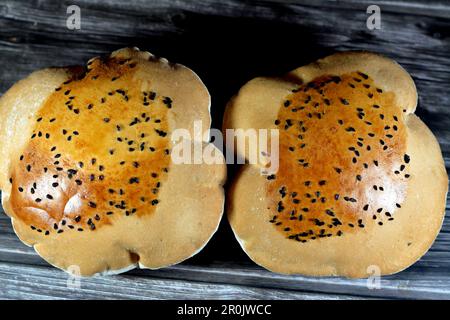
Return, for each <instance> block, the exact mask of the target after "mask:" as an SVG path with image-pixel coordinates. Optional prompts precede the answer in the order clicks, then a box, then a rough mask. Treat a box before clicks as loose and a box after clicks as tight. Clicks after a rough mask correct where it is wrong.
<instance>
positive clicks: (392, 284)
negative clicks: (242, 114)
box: [0, 0, 450, 299]
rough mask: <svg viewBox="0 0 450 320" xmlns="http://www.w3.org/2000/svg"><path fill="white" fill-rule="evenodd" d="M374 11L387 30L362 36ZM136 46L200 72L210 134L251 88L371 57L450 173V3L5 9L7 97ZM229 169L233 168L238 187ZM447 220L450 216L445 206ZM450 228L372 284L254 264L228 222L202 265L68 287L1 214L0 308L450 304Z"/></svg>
mask: <svg viewBox="0 0 450 320" xmlns="http://www.w3.org/2000/svg"><path fill="white" fill-rule="evenodd" d="M70 4H76V5H78V6H79V7H80V8H81V30H76V31H71V30H68V29H67V28H66V17H67V15H66V8H67V6H68V5H70ZM369 4H378V5H379V6H380V8H381V19H382V20H381V22H382V28H381V30H374V31H370V30H368V29H367V28H366V19H367V17H368V15H367V14H366V9H367V6H368V5H369ZM124 46H138V47H139V48H141V49H144V50H148V51H150V52H152V53H154V54H156V55H159V56H163V57H166V58H168V59H169V60H171V61H175V62H179V63H183V64H185V65H187V66H189V67H191V68H192V69H193V70H195V71H196V72H197V73H198V74H199V75H200V77H201V78H202V79H203V80H204V82H205V83H206V85H207V87H208V89H209V90H210V93H211V95H212V113H213V126H214V127H218V128H220V125H221V119H222V114H223V109H224V106H225V104H226V102H227V100H228V99H229V98H230V97H231V96H232V95H233V94H234V93H235V92H236V91H237V90H238V89H239V88H240V86H241V85H243V84H244V83H245V82H246V81H248V80H249V79H251V78H253V77H255V76H258V75H277V74H282V73H284V72H287V71H289V70H291V69H293V68H296V67H298V66H301V65H303V64H305V63H308V62H311V61H314V60H316V59H317V58H320V57H322V56H325V55H327V54H330V53H333V52H336V51H342V50H352V49H360V50H371V51H375V52H379V53H382V54H385V55H387V56H389V57H391V58H393V59H395V60H397V61H398V62H399V63H400V64H401V65H403V66H404V67H405V68H406V69H407V70H408V71H409V72H410V73H411V74H412V76H413V77H414V80H415V82H416V84H417V88H418V91H419V97H420V100H419V108H418V111H417V114H418V115H419V116H420V117H421V118H422V119H423V120H424V121H425V122H426V123H427V125H428V126H429V127H430V128H431V129H432V131H433V132H434V133H435V134H436V135H437V137H438V139H439V142H440V144H441V148H442V151H443V154H444V157H445V161H446V166H447V170H448V169H449V166H450V129H449V128H450V109H449V107H450V106H449V104H450V91H449V89H450V2H448V1H443V0H440V1H437V0H435V1H418V0H410V1H375V0H374V1H351V0H342V1H325V0H320V1H313V0H304V1H296V2H294V1H277V2H273V1H272V2H269V1H233V0H223V1H221V0H204V1H187V0H184V1H183V0H182V1H169V0H165V1H144V0H134V1H123V0H122V1H120V0H118V1H113V0H108V1H100V0H92V1H87V0H84V1H83V0H80V1H78V0H73V1H44V0H28V1H10V0H6V1H5V0H1V1H0V66H1V67H0V74H1V76H0V93H4V92H5V91H6V90H7V89H8V88H9V87H10V86H11V85H12V84H13V83H14V82H16V81H17V80H19V79H21V78H23V77H25V76H26V75H27V74H29V73H30V72H32V71H33V70H36V69H39V68H43V67H48V66H64V65H73V64H83V63H85V62H86V61H87V60H88V59H89V58H90V57H93V56H96V55H99V54H105V53H108V52H110V51H112V50H115V49H118V48H121V47H124ZM232 172H233V168H230V176H232V174H233V173H232ZM447 215H450V211H449V207H448V206H447ZM449 244H450V220H449V217H447V219H446V220H445V221H444V226H443V230H442V231H441V233H440V235H439V236H438V238H437V240H436V242H435V244H434V245H433V247H432V249H431V250H430V251H429V252H428V253H427V254H426V255H425V256H424V257H423V258H422V259H421V260H420V261H419V262H417V263H416V264H415V265H414V266H412V267H411V268H409V269H407V270H405V271H403V272H401V273H399V274H397V275H394V276H389V277H383V278H382V280H381V288H380V289H375V290H369V289H368V288H367V286H366V284H367V283H366V280H348V279H341V278H320V279H318V278H309V277H301V276H284V275H278V274H274V273H270V272H268V271H265V270H263V269H262V268H260V267H258V266H256V265H255V264H254V263H252V262H251V261H250V260H249V259H248V258H247V256H246V255H245V254H244V253H243V251H242V250H241V249H240V247H239V246H238V244H237V242H236V240H235V239H234V237H233V236H232V234H231V231H230V228H229V226H228V223H227V221H226V219H224V220H223V221H222V225H221V228H220V229H219V232H218V233H217V234H216V235H215V236H214V237H213V239H212V240H211V242H210V243H209V244H208V245H207V246H206V248H205V249H204V250H203V251H202V252H200V253H199V254H198V255H197V256H195V257H194V258H192V259H189V260H188V261H186V262H184V263H182V264H179V265H177V266H174V267H170V268H167V269H162V270H158V271H143V270H134V271H131V272H128V273H127V274H124V275H121V276H114V277H96V278H92V279H84V280H82V281H81V289H79V290H73V289H69V288H67V285H66V284H67V279H68V278H67V276H66V274H65V273H63V272H60V271H58V270H56V269H54V268H51V267H50V266H49V265H48V264H46V263H45V262H44V261H43V260H42V259H40V258H39V256H37V254H36V253H34V251H33V250H32V249H30V248H27V247H26V246H24V245H23V244H21V243H20V241H19V240H18V239H17V237H16V236H15V235H14V233H13V231H12V229H11V226H10V222H9V219H8V218H7V217H6V216H5V215H3V214H1V215H0V298H24V299H31V298H43V299H52V298H72V299H74V298H75V299H76V298H83V299H84V298H100V299H104V298H138V299H140V298H144V299H157V298H159V299H161V298H162V299H165V298H172V299H186V298H192V299H197V298H198V299H203V298H222V299H226V298H236V299H251V298H258V299H259V298H263V299H272V298H273V299H275V298H276V299H327V298H328V299H335V298H340V299H354V298H371V297H372V298H447V299H450V246H449Z"/></svg>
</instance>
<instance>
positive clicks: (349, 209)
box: [267, 72, 410, 242]
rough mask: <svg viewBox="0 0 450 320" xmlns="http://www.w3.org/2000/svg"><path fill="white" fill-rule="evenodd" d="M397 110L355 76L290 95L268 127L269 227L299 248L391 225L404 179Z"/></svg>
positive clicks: (388, 96) (389, 98)
mask: <svg viewBox="0 0 450 320" xmlns="http://www.w3.org/2000/svg"><path fill="white" fill-rule="evenodd" d="M401 110H402V108H401V106H397V105H395V99H394V93H392V92H383V90H381V89H379V88H378V87H377V85H376V83H374V82H373V80H372V79H371V78H370V77H369V76H368V75H366V74H364V73H361V72H353V73H350V74H345V75H342V76H339V77H338V76H323V77H320V78H317V79H315V80H314V81H312V82H310V83H308V84H305V85H302V86H300V87H299V88H298V89H296V90H294V92H293V93H292V94H291V95H289V96H288V97H286V99H285V101H284V102H283V105H282V106H281V107H280V110H279V113H278V119H277V120H276V122H275V124H277V126H278V128H279V130H280V167H279V171H278V173H277V174H276V175H274V176H270V177H269V178H268V190H267V192H268V195H269V198H270V204H271V209H272V210H271V211H272V215H271V217H270V218H269V220H270V222H271V223H273V224H274V226H275V227H276V228H278V229H279V230H280V231H281V232H283V233H284V234H285V235H286V237H288V238H290V239H293V240H297V241H299V242H306V241H308V240H313V239H318V238H324V237H331V236H344V235H345V233H346V232H361V230H364V228H367V227H369V226H370V227H371V226H380V227H382V226H383V225H385V224H386V223H389V222H390V221H392V220H394V219H395V214H394V213H395V211H396V210H397V209H398V208H400V207H401V203H402V202H403V200H404V198H405V193H406V187H407V179H408V178H409V174H408V172H407V167H408V163H409V161H410V158H409V156H408V155H407V154H405V150H406V132H405V128H404V120H403V114H402V112H401Z"/></svg>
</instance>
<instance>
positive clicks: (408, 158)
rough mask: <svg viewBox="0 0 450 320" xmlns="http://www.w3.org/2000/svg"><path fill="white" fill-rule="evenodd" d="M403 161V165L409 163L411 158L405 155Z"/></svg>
mask: <svg viewBox="0 0 450 320" xmlns="http://www.w3.org/2000/svg"><path fill="white" fill-rule="evenodd" d="M403 160H404V161H405V163H409V161H410V160H411V158H410V157H409V155H407V154H406V153H405V155H404V156H403Z"/></svg>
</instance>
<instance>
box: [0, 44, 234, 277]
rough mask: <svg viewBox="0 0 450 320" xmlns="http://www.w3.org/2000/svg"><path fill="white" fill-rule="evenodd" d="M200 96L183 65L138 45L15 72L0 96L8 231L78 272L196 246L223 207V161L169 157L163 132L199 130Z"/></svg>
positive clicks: (204, 99) (171, 257)
mask: <svg viewBox="0 0 450 320" xmlns="http://www.w3.org/2000/svg"><path fill="white" fill-rule="evenodd" d="M30 90H31V93H28V91H30ZM33 99H34V101H35V102H34V103H32V104H31V106H30V105H29V102H30V101H33ZM209 105H210V98H209V94H208V92H207V90H206V88H205V86H204V85H203V83H202V82H201V81H200V79H199V78H198V77H197V76H196V75H195V74H194V73H193V72H192V71H191V70H189V69H187V68H186V67H184V66H181V65H173V64H169V63H168V62H167V61H166V60H164V59H156V58H154V57H153V56H152V55H150V54H149V53H146V52H141V51H138V50H137V49H122V50H119V51H116V52H114V53H112V54H111V56H110V57H108V58H104V59H101V58H95V59H92V60H90V61H89V63H88V67H87V71H86V72H80V69H79V68H78V69H70V70H69V69H62V70H61V69H48V70H46V71H41V72H36V73H34V74H32V75H31V76H30V77H29V78H27V79H25V80H22V81H21V82H19V83H18V84H17V85H15V86H14V87H13V88H12V89H11V90H10V91H8V92H7V93H6V94H5V96H4V97H2V99H1V100H0V110H1V111H0V112H2V113H3V114H2V122H1V129H2V130H1V134H2V135H3V137H2V138H5V139H6V138H9V141H11V143H10V144H7V145H4V146H2V149H1V152H2V155H3V156H4V158H3V159H7V160H6V161H5V162H4V163H2V164H1V165H2V168H4V169H5V172H7V175H5V176H2V177H1V179H0V183H1V186H2V191H3V192H2V195H3V197H2V201H3V205H4V207H5V210H6V212H7V213H8V214H9V215H10V216H11V217H12V218H13V225H14V228H15V230H16V232H17V234H18V236H19V237H20V238H21V239H22V241H24V242H25V243H27V244H29V245H33V246H34V247H35V249H36V250H37V251H38V253H39V254H40V255H41V256H42V257H44V258H45V259H46V260H47V261H48V262H50V263H51V264H53V265H56V266H57V267H59V268H62V269H64V270H68V269H69V267H70V266H72V265H75V266H78V268H79V269H80V271H79V272H80V273H81V274H82V275H92V274H96V273H102V272H120V271H123V270H126V269H129V268H132V267H134V266H136V265H138V264H139V265H140V266H141V267H145V268H159V267H162V266H167V265H170V264H174V263H177V262H179V261H182V260H184V259H186V258H188V257H190V256H191V255H193V254H195V253H196V252H198V251H199V250H200V249H201V248H202V247H203V246H204V245H205V244H206V242H207V240H208V239H209V238H210V237H211V236H212V234H213V233H214V232H215V230H216V229H217V226H218V223H219V221H220V218H221V215H222V212H223V201H224V199H223V198H224V196H223V191H222V184H223V182H224V179H225V166H224V164H217V165H211V166H207V165H174V164H173V163H172V161H171V157H170V150H171V148H172V146H173V143H174V142H173V141H171V135H170V134H171V133H172V132H173V130H175V129H177V128H185V129H188V130H189V131H191V132H192V131H193V122H194V120H201V121H202V123H203V127H204V128H205V130H207V129H208V128H209V125H210V115H209ZM18 115H20V116H18ZM194 138H195V137H194ZM193 143H196V144H205V145H206V144H207V143H206V142H204V141H193ZM217 152H218V151H217ZM192 172H195V173H196V176H193V175H192ZM193 189H195V190H193ZM188 190H189V192H188ZM205 194H209V198H208V199H207V198H205ZM173 199H176V201H174V200H173Z"/></svg>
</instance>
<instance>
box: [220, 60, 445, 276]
mask: <svg viewBox="0 0 450 320" xmlns="http://www.w3.org/2000/svg"><path fill="white" fill-rule="evenodd" d="M286 79H288V80H286ZM286 79H285V80H279V81H278V80H274V79H265V78H257V79H255V80H252V81H250V82H249V83H248V84H246V85H245V86H244V87H243V88H242V89H241V90H240V92H239V94H238V95H237V97H235V98H234V99H233V100H232V101H231V102H230V104H229V106H228V108H227V110H226V116H225V123H224V127H225V128H240V127H244V128H252V127H254V128H264V127H265V128H278V129H279V130H280V168H279V171H278V172H277V173H276V174H275V175H274V176H270V177H264V176H261V175H260V174H259V169H258V168H257V166H255V165H245V166H244V168H242V170H241V172H240V173H239V174H238V176H237V177H236V179H235V181H234V183H233V185H232V187H231V188H230V190H229V197H228V198H229V202H228V206H229V208H228V217H229V220H230V223H231V226H232V228H233V230H234V232H235V235H236V237H237V238H238V240H239V242H240V243H241V245H242V247H243V249H244V250H245V251H246V252H247V254H248V255H249V256H250V257H251V258H252V259H253V260H254V261H255V262H256V263H258V264H260V265H262V266H264V267H266V268H268V269H270V270H273V271H276V272H281V273H300V274H306V275H320V276H325V275H341V276H346V277H367V276H369V275H370V274H371V273H370V272H372V271H371V270H373V269H371V268H370V267H371V266H375V267H378V268H379V270H380V273H381V274H391V273H395V272H398V271H400V270H402V269H404V268H406V267H407V266H409V265H411V264H412V263H413V262H415V261H416V260H417V259H419V258H420V257H421V256H422V255H423V254H424V253H425V252H426V251H427V250H428V248H429V247H430V246H431V244H432V242H433V241H434V239H435V237H436V235H437V233H438V232H439V229H440V226H441V224H442V219H443V215H444V208H445V196H446V192H447V176H446V172H445V167H444V164H443V160H442V155H441V154H440V149H439V145H438V144H437V142H436V139H435V138H434V136H433V135H432V133H431V132H430V131H429V130H428V129H427V128H426V126H425V125H424V124H423V123H422V122H421V121H420V120H419V119H418V118H417V117H416V116H415V115H414V114H413V112H414V109H415V107H416V100H417V94H416V90H415V86H414V83H413V82H412V79H411V78H410V77H409V75H408V74H407V73H406V72H405V71H404V70H403V69H402V68H401V67H399V66H398V65H397V64H396V63H395V62H393V61H391V60H389V59H387V58H384V57H380V56H378V55H375V54H371V53H357V52H351V53H339V54H335V55H332V56H329V57H327V58H325V59H322V60H319V61H317V62H316V63H313V64H311V65H308V66H305V67H302V68H299V69H296V70H294V71H293V72H291V73H290V74H289V75H288V77H286ZM253 115H255V117H252V116H253ZM238 152H241V153H242V152H243V151H242V150H238ZM248 186H252V188H251V189H252V191H255V192H252V193H249V192H248V191H246V190H247V189H248Z"/></svg>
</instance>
